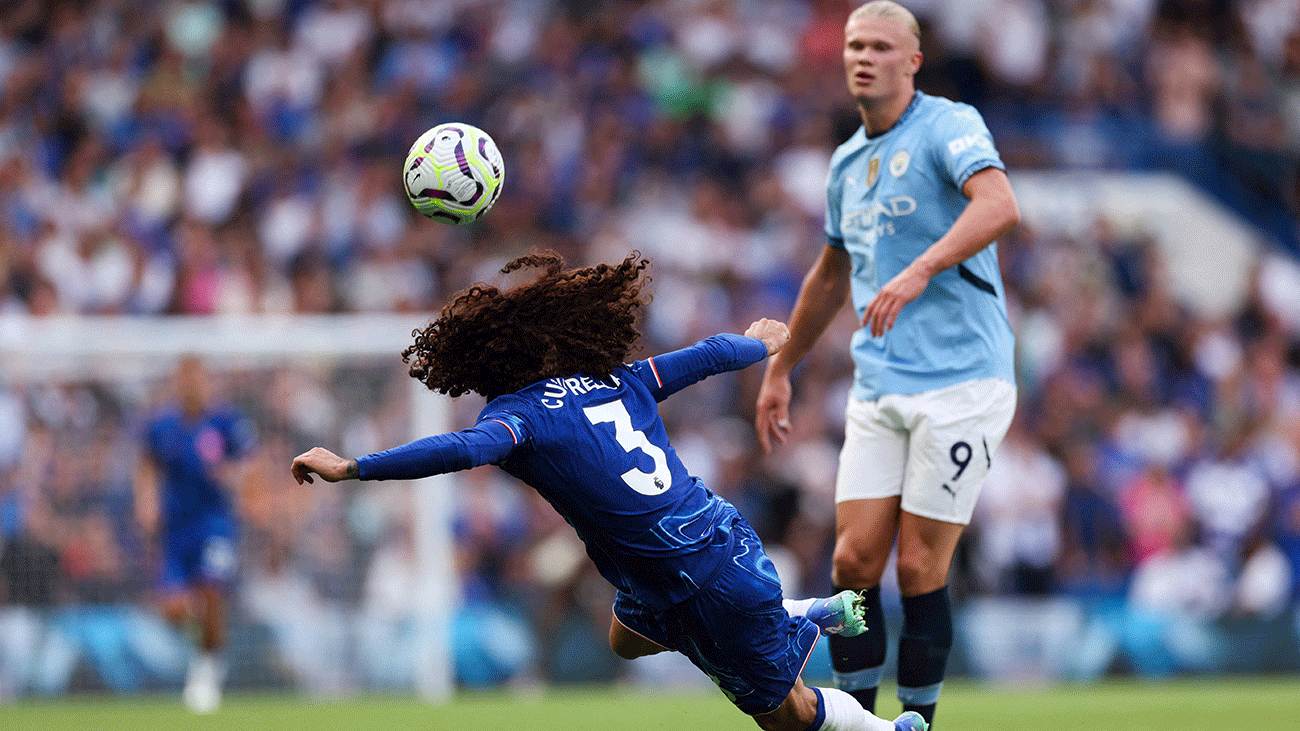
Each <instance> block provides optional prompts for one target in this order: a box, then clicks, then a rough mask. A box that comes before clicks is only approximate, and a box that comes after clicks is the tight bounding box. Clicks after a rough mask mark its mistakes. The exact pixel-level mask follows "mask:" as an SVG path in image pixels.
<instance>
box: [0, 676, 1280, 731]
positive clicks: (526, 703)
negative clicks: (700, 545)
mask: <svg viewBox="0 0 1300 731" xmlns="http://www.w3.org/2000/svg"><path fill="white" fill-rule="evenodd" d="M881 690H882V697H885V696H888V700H887V701H886V702H885V703H883V704H882V707H881V708H880V709H879V710H880V712H881V713H882V714H887V715H890V716H891V717H892V716H893V715H895V714H897V713H898V711H899V709H898V704H897V702H896V701H894V700H893V698H892V688H891V687H888V686H885V687H882V689H881ZM1297 719H1300V677H1291V678H1266V679H1259V678H1249V679H1247V678H1242V679H1236V678H1234V679H1223V680H1212V681H1196V682H1184V681H1177V682H1161V683H1156V682H1108V683H1103V684H1099V685H1090V686H1054V687H1046V688H1032V689H1029V688H1015V687H1001V686H999V687H987V686H980V685H973V684H956V683H953V684H950V685H949V686H948V687H945V688H944V694H943V702H942V704H941V705H940V709H939V716H938V718H937V719H936V721H937V723H936V727H937V728H938V729H941V731H949V730H951V731H982V730H984V729H988V730H989V731H1007V730H1009V729H1031V730H1033V731H1112V730H1116V729H1144V730H1145V731H1151V730H1153V729H1171V730H1172V729H1189V730H1195V731H1200V730H1201V729H1249V730H1250V731H1272V730H1273V729H1277V730H1278V731H1282V730H1283V729H1286V730H1287V731H1294V730H1295V729H1296V728H1298V727H1297V725H1296V724H1297ZM756 728H758V726H756V725H755V724H754V723H753V722H751V721H750V720H749V719H747V718H746V717H745V716H744V715H742V714H741V713H740V712H739V711H737V710H736V709H735V708H733V707H732V706H731V705H730V704H729V703H727V702H726V701H725V700H724V699H723V698H722V697H721V695H720V694H713V693H708V694H700V693H695V694H654V693H646V692H637V691H630V690H617V689H606V688H601V689H581V690H559V689H552V690H549V691H547V692H546V693H544V694H542V695H540V696H538V697H535V698H523V697H520V696H518V695H512V694H509V693H469V694H461V695H459V696H458V697H457V698H456V699H455V700H454V701H452V702H451V703H448V704H445V705H426V704H423V703H420V702H418V701H416V700H414V699H411V698H405V697H383V696H381V697H374V696H364V697H359V698H351V699H346V700H340V701H313V700H306V699H303V698H296V697H283V696H277V697H263V696H246V695H231V696H229V697H227V699H226V702H225V704H224V705H223V706H222V708H221V710H220V711H218V712H217V713H216V714H213V715H211V716H202V717H197V716H192V715H190V714H189V713H187V712H186V711H185V710H184V709H183V708H182V707H181V705H180V701H179V699H178V698H171V697H159V696H154V697H147V698H98V697H93V698H91V697H78V698H70V699H60V700H57V701H21V702H18V703H13V704H10V705H7V706H0V730H3V731H9V730H10V729H13V730H14V731H17V730H18V729H31V730H33V731H35V730H36V729H40V730H41V731H176V730H177V729H186V730H187V731H188V730H191V729H192V730H194V731H205V730H206V729H213V730H216V729H231V730H237V731H318V730H320V729H332V730H334V729H337V730H341V731H425V730H427V731H477V730H478V729H494V730H496V731H516V730H521V731H522V730H527V731H532V730H534V729H538V730H541V729H563V730H564V731H686V730H688V729H689V730H691V731H695V730H696V729H708V730H709V731H723V730H726V729H736V730H737V731H742V730H747V729H756Z"/></svg>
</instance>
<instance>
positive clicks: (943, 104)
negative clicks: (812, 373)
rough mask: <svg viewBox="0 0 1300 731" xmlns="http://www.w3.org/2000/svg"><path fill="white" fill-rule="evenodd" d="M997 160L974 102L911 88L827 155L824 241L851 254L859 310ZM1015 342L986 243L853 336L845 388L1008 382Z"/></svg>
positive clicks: (859, 392) (866, 390) (937, 231)
mask: <svg viewBox="0 0 1300 731" xmlns="http://www.w3.org/2000/svg"><path fill="white" fill-rule="evenodd" d="M988 167H995V168H998V169H1003V170H1004V169H1005V167H1004V166H1003V165H1002V160H1001V158H1000V157H999V156H998V152H997V150H996V149H995V148H994V147H993V138H992V136H991V135H990V134H989V131H988V127H986V126H985V125H984V120H983V118H982V117H980V114H979V112H977V111H976V110H975V108H974V107H971V106H970V105H967V104H960V103H957V102H953V101H950V100H948V99H944V98H942V97H935V96H930V95H928V94H923V93H921V92H919V91H918V92H916V96H915V97H914V98H913V99H912V103H911V104H910V105H909V106H908V107H907V110H906V111H905V112H903V116H902V117H900V118H899V120H898V122H897V123H896V124H895V125H894V126H893V127H892V128H890V129H889V130H888V131H886V132H885V133H883V134H881V135H878V136H875V137H867V135H866V131H865V129H864V128H861V127H859V128H858V131H857V133H856V134H854V135H853V137H851V138H850V139H849V140H848V141H847V142H845V143H844V144H842V145H840V146H839V147H838V148H837V149H836V150H835V154H834V155H833V156H832V157H831V167H830V177H829V180H828V182H827V186H826V193H827V210H826V239H827V243H828V244H829V245H831V246H834V247H836V248H840V249H844V250H846V251H848V253H849V255H850V257H851V258H852V266H853V270H852V294H853V307H854V309H855V310H857V313H858V317H859V318H861V317H862V315H863V313H865V312H866V309H867V305H869V304H871V300H872V299H873V298H874V297H875V296H876V293H877V292H878V291H879V290H880V287H882V286H883V285H885V284H886V283H888V282H889V280H890V279H892V278H893V277H894V275H896V274H898V273H899V272H900V271H902V270H903V269H904V268H905V267H906V266H907V265H908V264H910V263H912V261H913V260H915V259H916V258H917V257H918V256H920V255H921V253H922V252H924V251H925V250H926V249H928V248H929V247H930V246H931V245H932V244H933V243H934V242H935V241H937V240H938V239H939V238H940V237H941V236H943V235H944V234H945V233H947V231H948V229H949V228H951V227H952V224H953V222H954V221H956V220H957V217H958V216H959V215H961V212H962V211H963V210H965V208H966V204H967V203H968V201H967V200H966V197H965V196H964V195H962V192H961V188H962V185H963V184H965V182H966V179H967V178H969V177H970V176H971V175H974V174H975V173H977V172H979V171H980V170H983V169H984V168H988ZM1014 348H1015V340H1014V336H1013V335H1012V333H1011V325H1010V323H1009V322H1008V321H1007V304H1006V298H1005V293H1004V292H1003V288H1002V277H1001V274H1000V273H999V270H998V255H997V243H996V242H994V243H992V244H989V245H988V246H987V247H985V248H984V249H982V250H980V252H979V253H977V254H975V255H974V256H972V257H971V258H969V259H967V260H966V261H964V262H962V263H961V264H959V265H957V266H955V267H952V268H950V269H946V270H944V271H942V272H939V273H938V274H936V275H935V276H934V277H933V278H932V279H931V280H930V283H929V285H928V286H927V287H926V288H925V290H924V291H923V292H922V293H921V296H920V297H918V298H917V299H915V300H914V301H912V302H910V303H908V304H907V305H905V306H904V307H903V308H902V310H901V311H900V312H899V314H898V319H897V321H896V322H895V323H894V327H893V328H892V329H890V330H889V331H887V332H886V333H885V334H884V335H883V336H881V337H878V338H873V337H871V332H870V331H869V330H868V329H867V328H860V329H858V331H857V332H855V333H854V334H853V340H852V352H853V361H854V364H855V366H856V374H855V383H854V387H853V395H854V396H855V397H856V398H860V399H874V398H877V397H879V396H882V395H885V394H909V393H919V392H922V391H930V390H933V389H936V388H943V387H945V386H951V385H954V384H957V383H962V382H964V381H970V380H974V379H977V378H990V377H997V378H1005V379H1007V380H1009V381H1012V382H1014V380H1015V375H1014V370H1013V368H1014V363H1013V361H1014V353H1013V351H1014Z"/></svg>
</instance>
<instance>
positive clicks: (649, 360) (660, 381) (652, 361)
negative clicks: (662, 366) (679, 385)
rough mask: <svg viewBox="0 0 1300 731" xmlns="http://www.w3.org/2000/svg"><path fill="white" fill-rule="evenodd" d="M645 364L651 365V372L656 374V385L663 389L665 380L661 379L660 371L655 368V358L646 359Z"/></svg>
mask: <svg viewBox="0 0 1300 731" xmlns="http://www.w3.org/2000/svg"><path fill="white" fill-rule="evenodd" d="M645 362H646V363H649V364H650V372H651V373H654V375H655V383H657V384H659V388H663V387H664V379H662V378H660V377H659V369H658V368H656V367H655V359H654V358H646V360H645Z"/></svg>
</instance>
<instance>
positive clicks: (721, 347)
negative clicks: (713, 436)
mask: <svg viewBox="0 0 1300 731" xmlns="http://www.w3.org/2000/svg"><path fill="white" fill-rule="evenodd" d="M789 336H790V334H789V331H788V330H787V329H786V326H785V323H783V322H778V321H776V320H768V319H766V318H764V319H762V320H759V321H757V322H755V323H754V324H752V325H750V326H749V329H748V330H746V331H745V334H744V335H743V336H742V335H733V334H731V333H722V334H721V335H714V336H712V337H709V338H705V339H704V340H701V341H700V342H698V343H696V344H694V345H691V346H689V347H686V348H682V349H681V350H674V351H672V352H671V353H664V354H663V355H656V356H654V357H653V358H647V359H646V360H643V361H638V362H637V363H635V364H633V366H632V372H633V373H634V374H636V375H637V376H638V377H639V378H640V379H641V381H642V382H643V383H645V385H646V386H648V387H649V388H650V393H651V394H652V395H654V397H655V400H656V401H663V400H664V399H666V398H668V397H669V396H671V395H673V394H674V393H677V392H678V391H680V390H682V389H683V388H686V387H687V386H689V385H691V384H692V383H698V382H699V381H702V380H704V379H705V378H708V377H709V376H713V375H717V374H719V373H725V372H727V371H735V370H740V369H741V368H745V367H748V366H750V365H753V364H754V363H757V362H758V361H760V360H762V359H764V358H766V357H767V356H768V355H771V354H772V353H776V352H777V351H779V350H780V349H781V348H782V347H783V346H784V345H785V341H786V340H787V339H788V338H789Z"/></svg>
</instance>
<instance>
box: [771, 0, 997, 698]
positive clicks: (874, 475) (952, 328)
mask: <svg viewBox="0 0 1300 731" xmlns="http://www.w3.org/2000/svg"><path fill="white" fill-rule="evenodd" d="M920 35H921V33H920V28H919V26H918V25H917V22H916V18H915V17H913V15H912V14H911V12H909V11H908V10H907V9H906V8H904V7H902V6H901V5H898V4H897V3H894V2H892V1H891V0H879V1H876V2H869V3H867V4H865V5H863V6H861V7H859V8H858V9H856V10H855V11H853V13H852V14H851V15H850V16H849V18H848V23H847V24H846V26H845V29H844V53H843V60H844V71H845V75H846V77H847V83H848V90H849V93H850V94H851V95H852V96H853V98H854V100H855V101H856V102H857V105H858V108H859V113H860V117H861V120H862V126H861V127H860V128H859V129H858V131H857V132H856V133H855V134H854V136H853V137H851V138H850V139H849V140H848V141H847V142H845V143H844V144H843V145H841V146H840V147H839V149H837V150H836V151H835V154H834V156H833V157H832V158H831V172H830V181H829V183H828V185H827V213H826V228H825V233H826V245H825V246H824V247H822V250H821V255H820V257H819V258H818V259H817V262H816V263H815V264H814V265H813V267H812V269H811V270H810V271H809V272H808V274H807V276H806V277H805V278H804V283H803V287H802V289H801V290H800V292H799V297H798V299H797V300H796V302H795V305H794V312H793V314H792V315H791V318H790V329H791V340H790V346H789V347H787V348H785V349H784V350H782V352H781V353H780V354H779V355H777V357H775V358H773V359H772V360H771V361H770V362H769V363H768V368H767V372H766V374H765V376H764V379H763V385H762V389H761V391H760V393H759V396H758V407H757V416H756V425H757V428H758V432H759V435H760V438H761V439H762V441H763V445H764V447H765V448H768V447H770V446H771V445H772V442H773V439H775V441H776V442H777V443H781V442H784V441H785V439H786V436H787V435H788V434H789V433H790V417H789V409H790V402H791V398H792V386H791V373H792V372H793V371H794V368H795V366H796V365H797V364H798V363H799V362H800V361H801V360H802V359H803V357H804V356H805V355H807V354H808V352H809V351H810V350H811V349H812V347H813V345H814V344H815V343H816V341H817V339H818V338H820V337H821V335H822V333H823V332H824V331H825V330H826V328H827V327H828V326H829V325H830V323H831V321H832V320H833V319H834V317H835V315H836V314H837V313H838V312H839V311H840V310H841V309H842V308H843V305H844V302H845V300H846V299H848V297H849V295H850V293H851V294H852V299H853V305H854V308H855V312H856V313H857V315H858V316H859V317H860V318H861V328H860V329H859V330H857V332H855V333H854V335H853V338H852V345H851V347H852V351H853V357H854V363H855V366H856V373H855V382H854V385H853V390H852V393H851V396H850V398H849V403H848V407H847V411H846V427H845V442H844V448H843V451H842V452H841V455H840V467H839V478H838V482H837V485H836V502H837V504H836V546H835V553H834V556H833V559H832V563H833V565H832V569H831V571H832V579H833V581H834V584H835V585H836V586H837V587H840V588H849V589H854V590H859V591H861V592H863V595H864V596H865V597H866V601H867V606H868V610H867V612H868V624H869V625H870V626H872V627H880V626H882V625H883V624H884V611H883V608H882V606H881V599H880V581H881V577H882V575H883V573H884V570H885V565H886V561H887V560H888V558H889V556H890V550H891V548H892V547H893V545H894V543H895V538H897V543H898V583H899V589H900V591H901V593H902V604H903V631H902V639H901V641H900V645H899V648H900V649H899V652H898V697H899V699H900V700H901V701H902V703H903V707H904V708H906V709H908V710H915V711H917V712H919V713H921V715H923V716H925V717H926V719H927V721H929V720H930V719H931V718H932V717H933V715H934V710H935V705H936V703H937V702H938V700H939V693H940V690H941V688H942V686H943V678H944V669H945V666H946V664H947V659H948V653H949V651H950V649H951V646H952V635H953V620H952V606H951V604H950V602H949V597H948V588H947V585H948V571H949V567H950V566H951V563H952V558H953V554H954V552H955V550H956V547H957V542H958V540H959V539H960V538H961V535H962V531H963V529H964V528H965V527H966V525H967V524H968V523H969V522H970V519H971V514H972V512H973V510H974V507H975V501H976V498H977V496H978V495H979V491H980V486H981V483H982V482H983V480H984V476H985V474H986V473H987V471H988V469H989V467H990V466H991V465H992V456H993V453H994V452H995V451H996V450H997V448H998V444H999V443H1000V442H1001V441H1002V437H1003V435H1004V434H1005V433H1006V431H1007V428H1008V426H1009V425H1010V423H1011V419H1012V415H1013V413H1014V412H1015V405H1016V387H1015V376H1014V366H1013V359H1014V358H1013V350H1014V338H1013V336H1012V332H1011V325H1010V324H1009V322H1008V319H1007V308H1006V292H1005V287H1004V286H1003V284H1002V278H1001V273H1000V270H999V267H998V261H997V249H996V246H995V242H996V240H997V239H998V238H999V237H1001V236H1003V235H1004V234H1006V233H1007V232H1009V231H1010V230H1011V229H1012V228H1014V227H1015V225H1016V224H1017V223H1018V222H1019V220H1020V214H1019V211H1018V208H1017V206H1016V198H1015V194H1014V193H1013V191H1012V189H1011V185H1010V182H1009V181H1008V180H1007V176H1006V173H1005V171H1004V166H1003V163H1002V161H1001V159H1000V157H999V156H998V152H997V150H996V149H995V148H994V146H993V140H992V137H991V135H990V134H989V131H988V129H987V127H985V125H984V121H983V119H982V118H981V117H980V114H979V112H977V111H976V110H975V109H974V108H973V107H970V106H968V105H963V104H957V103H954V102H951V101H949V100H947V99H943V98H940V97H932V96H929V95H927V94H924V93H921V92H919V91H917V90H916V87H915V78H914V77H915V75H916V73H917V71H918V70H919V69H920V67H921V51H920ZM885 637H886V633H885V632H868V633H865V634H862V635H859V636H856V637H852V638H840V637H833V638H831V661H832V664H833V666H834V668H835V674H836V682H837V683H838V684H839V687H841V688H847V689H849V690H850V691H852V692H853V694H854V695H855V697H856V698H857V699H858V701H859V702H860V703H862V704H863V706H864V707H865V708H867V709H868V710H870V709H873V708H875V702H876V691H877V688H878V686H879V684H880V679H881V675H882V673H883V668H884V663H885V649H886V648H885Z"/></svg>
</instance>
